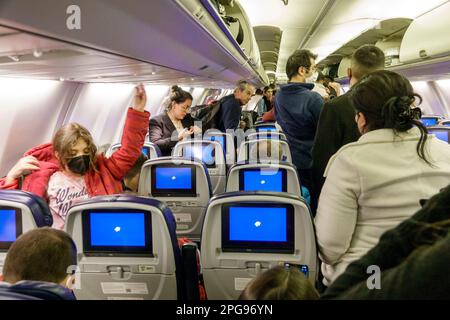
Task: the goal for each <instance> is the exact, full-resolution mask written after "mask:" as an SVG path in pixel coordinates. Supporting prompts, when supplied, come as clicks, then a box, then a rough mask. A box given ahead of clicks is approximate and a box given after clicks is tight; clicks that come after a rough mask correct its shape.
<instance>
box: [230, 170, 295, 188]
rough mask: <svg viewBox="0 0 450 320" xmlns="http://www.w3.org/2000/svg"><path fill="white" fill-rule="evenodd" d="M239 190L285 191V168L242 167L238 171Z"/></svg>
mask: <svg viewBox="0 0 450 320" xmlns="http://www.w3.org/2000/svg"><path fill="white" fill-rule="evenodd" d="M239 190H240V191H270V192H287V172H286V169H270V170H269V169H260V168H259V169H258V168H255V169H253V168H251V169H243V170H240V171H239Z"/></svg>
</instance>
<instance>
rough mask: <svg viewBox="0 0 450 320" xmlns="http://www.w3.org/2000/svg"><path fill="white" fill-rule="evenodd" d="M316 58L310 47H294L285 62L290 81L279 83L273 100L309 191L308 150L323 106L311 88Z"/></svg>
mask: <svg viewBox="0 0 450 320" xmlns="http://www.w3.org/2000/svg"><path fill="white" fill-rule="evenodd" d="M316 58H317V55H315V54H313V53H312V52H311V51H309V50H297V51H295V52H294V53H293V54H292V55H291V56H290V57H289V59H288V61H287V64H286V73H287V76H288V78H289V83H288V84H285V85H281V86H280V90H279V91H278V92H277V94H276V96H275V102H274V108H275V110H276V112H275V117H276V120H277V122H278V124H279V125H280V126H281V128H282V129H283V132H284V133H285V134H286V136H287V139H288V142H289V146H290V148H291V153H292V160H293V163H294V165H295V166H296V167H297V170H298V173H299V178H300V181H301V183H302V185H304V186H305V187H306V188H308V189H309V190H310V191H312V180H311V178H312V170H311V168H312V155H311V150H312V146H313V142H314V138H315V135H316V128H317V123H318V121H319V116H320V111H321V109H322V106H323V99H322V97H321V96H320V95H319V94H318V93H317V92H312V91H311V89H312V88H314V82H315V81H316V79H317V71H316V62H315V59H316Z"/></svg>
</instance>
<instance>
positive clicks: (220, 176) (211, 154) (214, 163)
mask: <svg viewBox="0 0 450 320" xmlns="http://www.w3.org/2000/svg"><path fill="white" fill-rule="evenodd" d="M172 156H173V157H183V158H188V159H198V160H200V161H202V162H203V163H204V164H205V165H206V167H207V168H208V173H209V177H210V179H211V185H212V192H213V194H219V193H223V192H224V191H225V185H226V172H227V167H226V162H225V157H224V154H223V151H222V146H221V144H220V143H219V142H218V141H211V140H189V141H182V142H179V143H177V144H176V145H175V147H174V148H173V151H172Z"/></svg>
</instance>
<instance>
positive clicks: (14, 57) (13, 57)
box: [8, 56, 20, 62]
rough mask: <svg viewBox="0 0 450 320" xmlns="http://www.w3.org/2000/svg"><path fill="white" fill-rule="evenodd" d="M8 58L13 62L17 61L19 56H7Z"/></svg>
mask: <svg viewBox="0 0 450 320" xmlns="http://www.w3.org/2000/svg"><path fill="white" fill-rule="evenodd" d="M8 58H10V59H11V60H12V61H14V62H19V61H20V58H19V56H8Z"/></svg>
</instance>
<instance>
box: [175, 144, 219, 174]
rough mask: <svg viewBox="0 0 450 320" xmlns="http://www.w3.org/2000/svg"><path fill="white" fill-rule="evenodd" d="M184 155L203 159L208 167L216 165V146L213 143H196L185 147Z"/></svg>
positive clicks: (189, 157)
mask: <svg viewBox="0 0 450 320" xmlns="http://www.w3.org/2000/svg"><path fill="white" fill-rule="evenodd" d="M183 157H185V158H188V159H197V160H200V161H202V162H203V163H204V164H205V165H206V167H208V168H214V167H215V166H216V152H215V146H214V144H211V143H201V144H199V143H195V144H190V145H186V146H184V147H183Z"/></svg>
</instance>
